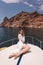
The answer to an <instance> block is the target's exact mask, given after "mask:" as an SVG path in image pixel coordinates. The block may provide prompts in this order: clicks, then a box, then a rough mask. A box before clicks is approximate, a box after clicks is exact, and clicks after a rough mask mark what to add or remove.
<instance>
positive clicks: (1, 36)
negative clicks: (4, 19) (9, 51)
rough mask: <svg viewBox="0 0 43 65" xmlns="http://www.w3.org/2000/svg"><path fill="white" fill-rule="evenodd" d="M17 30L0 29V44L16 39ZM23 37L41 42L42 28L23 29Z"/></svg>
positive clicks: (42, 38)
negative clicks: (30, 37) (29, 37)
mask: <svg viewBox="0 0 43 65" xmlns="http://www.w3.org/2000/svg"><path fill="white" fill-rule="evenodd" d="M18 31H19V28H0V43H1V42H4V41H7V40H10V39H13V38H17V35H18ZM24 32H25V36H32V37H34V38H36V39H39V40H41V41H43V28H42V29H41V28H24Z"/></svg>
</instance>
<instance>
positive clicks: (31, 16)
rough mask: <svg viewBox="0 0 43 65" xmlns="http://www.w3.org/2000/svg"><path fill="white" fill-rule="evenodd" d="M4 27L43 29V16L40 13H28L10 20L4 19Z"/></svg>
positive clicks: (22, 13) (21, 13)
mask: <svg viewBox="0 0 43 65" xmlns="http://www.w3.org/2000/svg"><path fill="white" fill-rule="evenodd" d="M0 26H2V27H20V26H22V27H28V28H30V27H31V28H43V14H40V13H38V12H33V13H28V12H23V11H22V12H20V13H18V14H17V15H16V16H13V17H11V18H10V19H8V18H7V17H5V18H4V20H3V23H2V24H1V25H0Z"/></svg>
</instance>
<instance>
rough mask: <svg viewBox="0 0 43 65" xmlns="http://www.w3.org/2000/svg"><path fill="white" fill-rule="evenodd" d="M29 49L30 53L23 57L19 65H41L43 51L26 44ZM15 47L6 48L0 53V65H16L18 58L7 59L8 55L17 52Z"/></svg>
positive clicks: (42, 64) (42, 62)
mask: <svg viewBox="0 0 43 65" xmlns="http://www.w3.org/2000/svg"><path fill="white" fill-rule="evenodd" d="M28 45H29V46H30V47H31V49H30V51H31V52H30V53H26V54H24V55H23V57H22V59H21V62H20V64H19V65H43V50H41V49H40V48H39V47H37V46H34V45H32V44H28ZM14 49H16V47H15V45H13V46H10V47H8V48H7V49H5V50H3V51H0V65H16V64H17V61H18V58H17V59H16V60H14V58H12V59H9V58H8V57H9V55H10V54H12V53H13V52H17V49H16V50H14Z"/></svg>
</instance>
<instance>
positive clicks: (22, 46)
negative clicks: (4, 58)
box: [9, 29, 30, 59]
mask: <svg viewBox="0 0 43 65" xmlns="http://www.w3.org/2000/svg"><path fill="white" fill-rule="evenodd" d="M18 39H19V41H18V43H17V48H18V52H17V53H12V54H11V55H10V56H9V58H12V57H14V58H15V59H16V58H17V57H19V56H20V55H21V54H24V53H26V52H28V51H29V49H30V47H29V46H28V45H27V44H25V34H24V31H23V29H21V30H20V31H19V33H18Z"/></svg>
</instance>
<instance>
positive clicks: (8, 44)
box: [0, 36, 43, 49]
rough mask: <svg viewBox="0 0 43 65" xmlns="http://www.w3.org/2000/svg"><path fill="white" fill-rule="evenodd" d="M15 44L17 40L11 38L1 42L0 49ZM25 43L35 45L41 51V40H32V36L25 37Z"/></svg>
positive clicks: (42, 46)
mask: <svg viewBox="0 0 43 65" xmlns="http://www.w3.org/2000/svg"><path fill="white" fill-rule="evenodd" d="M17 42H18V38H13V39H10V40H7V41H4V42H1V43H0V47H6V46H10V45H13V44H16V43H17ZM25 42H26V43H30V44H34V45H37V46H39V47H40V48H41V49H43V41H41V40H39V39H37V38H34V37H32V36H26V41H25Z"/></svg>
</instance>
